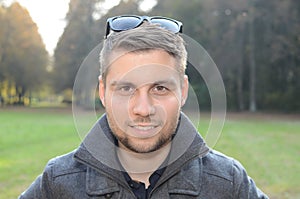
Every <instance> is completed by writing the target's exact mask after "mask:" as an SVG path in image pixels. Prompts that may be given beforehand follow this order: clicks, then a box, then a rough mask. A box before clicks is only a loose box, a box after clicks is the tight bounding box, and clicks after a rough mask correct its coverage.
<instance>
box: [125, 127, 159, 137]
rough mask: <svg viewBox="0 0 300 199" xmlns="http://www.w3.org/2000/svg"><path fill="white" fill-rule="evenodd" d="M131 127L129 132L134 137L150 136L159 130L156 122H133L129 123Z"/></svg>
mask: <svg viewBox="0 0 300 199" xmlns="http://www.w3.org/2000/svg"><path fill="white" fill-rule="evenodd" d="M129 127H130V128H131V129H132V130H131V133H132V135H133V136H134V137H141V138H142V137H143V138H145V137H152V136H154V135H156V134H157V133H158V132H159V130H160V128H159V127H160V125H158V124H134V125H129Z"/></svg>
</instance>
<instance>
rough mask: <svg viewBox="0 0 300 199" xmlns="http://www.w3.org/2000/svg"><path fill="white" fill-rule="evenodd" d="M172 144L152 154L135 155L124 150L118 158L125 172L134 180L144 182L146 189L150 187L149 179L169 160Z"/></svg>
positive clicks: (120, 149) (119, 151) (119, 150)
mask: <svg viewBox="0 0 300 199" xmlns="http://www.w3.org/2000/svg"><path fill="white" fill-rule="evenodd" d="M170 149H171V143H169V144H167V145H166V146H164V147H162V148H161V149H159V150H157V151H154V152H150V153H135V152H131V151H128V150H125V149H123V148H119V149H118V151H117V155H118V158H119V160H120V163H121V164H122V166H123V168H124V169H125V171H127V173H128V175H129V176H130V177H131V179H132V180H134V181H138V182H143V183H144V184H145V186H146V187H148V186H149V185H150V183H149V177H150V176H151V174H152V173H153V172H154V171H156V170H157V169H158V168H159V167H160V166H161V165H162V163H163V162H164V161H165V159H166V158H167V156H168V154H169V152H170Z"/></svg>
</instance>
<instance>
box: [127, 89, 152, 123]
mask: <svg viewBox="0 0 300 199" xmlns="http://www.w3.org/2000/svg"><path fill="white" fill-rule="evenodd" d="M131 103H132V110H133V113H134V114H136V115H140V116H143V117H146V116H150V115H153V114H154V113H155V108H154V106H153V99H151V96H150V95H149V93H147V92H142V91H138V92H136V93H135V94H134V96H132V98H131Z"/></svg>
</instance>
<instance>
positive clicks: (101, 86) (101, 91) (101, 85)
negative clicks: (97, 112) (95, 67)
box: [98, 75, 105, 107]
mask: <svg viewBox="0 0 300 199" xmlns="http://www.w3.org/2000/svg"><path fill="white" fill-rule="evenodd" d="M98 79H99V98H100V100H101V103H102V105H103V106H104V107H105V85H104V82H103V78H102V75H100V76H99V77H98Z"/></svg>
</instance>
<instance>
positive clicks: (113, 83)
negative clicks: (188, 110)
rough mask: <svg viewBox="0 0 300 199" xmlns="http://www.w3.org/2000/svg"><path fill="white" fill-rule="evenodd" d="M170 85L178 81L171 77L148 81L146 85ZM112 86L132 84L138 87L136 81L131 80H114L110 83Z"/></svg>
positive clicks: (174, 84)
mask: <svg viewBox="0 0 300 199" xmlns="http://www.w3.org/2000/svg"><path fill="white" fill-rule="evenodd" d="M147 84H148V85H149V84H151V85H170V86H176V81H175V80H174V79H172V78H170V79H165V80H158V81H153V82H149V83H146V84H145V85H147ZM109 85H110V86H111V87H116V86H124V85H125V86H131V87H138V86H137V85H135V84H134V83H132V82H129V81H117V80H115V81H112V82H111V83H110V84H109Z"/></svg>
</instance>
